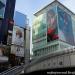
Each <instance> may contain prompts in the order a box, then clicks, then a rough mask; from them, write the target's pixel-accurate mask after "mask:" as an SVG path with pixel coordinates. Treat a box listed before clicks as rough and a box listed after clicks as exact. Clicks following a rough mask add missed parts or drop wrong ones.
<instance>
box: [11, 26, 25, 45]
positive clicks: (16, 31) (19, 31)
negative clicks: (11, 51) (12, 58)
mask: <svg viewBox="0 0 75 75" xmlns="http://www.w3.org/2000/svg"><path fill="white" fill-rule="evenodd" d="M12 44H14V45H19V46H24V29H23V28H20V27H18V26H14V27H13V35H12Z"/></svg>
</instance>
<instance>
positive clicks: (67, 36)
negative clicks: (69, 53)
mask: <svg viewBox="0 0 75 75" xmlns="http://www.w3.org/2000/svg"><path fill="white" fill-rule="evenodd" d="M57 11H58V24H59V37H60V38H59V39H60V40H62V41H65V42H67V43H69V44H72V45H73V44H74V36H73V29H72V19H71V16H70V15H69V14H68V13H67V12H65V11H64V10H62V9H61V8H59V7H57Z"/></svg>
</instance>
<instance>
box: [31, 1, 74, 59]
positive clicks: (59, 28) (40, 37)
mask: <svg viewBox="0 0 75 75" xmlns="http://www.w3.org/2000/svg"><path fill="white" fill-rule="evenodd" d="M34 15H35V19H34V21H33V26H32V40H33V58H36V57H40V56H43V55H46V54H48V53H53V52H58V51H61V50H63V49H64V48H68V47H70V46H74V45H75V40H74V39H75V37H74V34H75V33H74V28H73V26H74V23H75V22H74V21H73V20H74V17H75V14H74V13H73V12H71V11H70V10H69V9H68V8H66V7H65V6H64V5H62V4H61V3H60V2H58V1H53V2H52V3H50V4H49V5H48V6H46V7H44V8H43V9H42V10H40V11H38V12H37V13H35V14H34Z"/></svg>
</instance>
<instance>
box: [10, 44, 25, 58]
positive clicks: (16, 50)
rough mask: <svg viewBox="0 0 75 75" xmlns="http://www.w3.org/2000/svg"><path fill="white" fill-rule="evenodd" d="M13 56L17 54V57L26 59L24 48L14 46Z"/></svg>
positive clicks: (12, 49) (12, 48)
mask: <svg viewBox="0 0 75 75" xmlns="http://www.w3.org/2000/svg"><path fill="white" fill-rule="evenodd" d="M11 54H15V56H20V57H24V47H20V46H15V45H12V46H11Z"/></svg>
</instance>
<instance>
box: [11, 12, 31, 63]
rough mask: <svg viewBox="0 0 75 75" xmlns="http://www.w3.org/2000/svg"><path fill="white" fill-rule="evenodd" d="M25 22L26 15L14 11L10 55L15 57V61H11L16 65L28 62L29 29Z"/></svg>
mask: <svg viewBox="0 0 75 75" xmlns="http://www.w3.org/2000/svg"><path fill="white" fill-rule="evenodd" d="M27 21H28V19H27V16H26V15H24V14H22V13H20V12H18V11H15V13H14V26H13V32H12V39H11V40H12V42H11V54H12V55H15V57H16V60H14V59H13V60H14V61H15V62H17V64H20V63H24V62H25V63H26V62H29V60H30V27H29V26H28V23H27ZM14 61H13V62H14ZM19 62H20V63H19Z"/></svg>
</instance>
